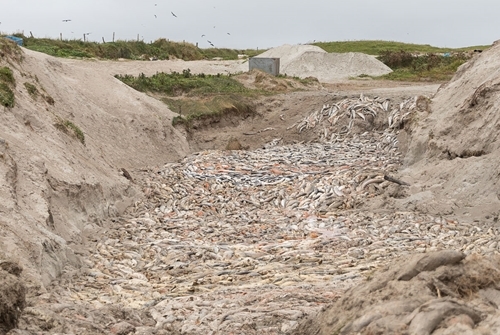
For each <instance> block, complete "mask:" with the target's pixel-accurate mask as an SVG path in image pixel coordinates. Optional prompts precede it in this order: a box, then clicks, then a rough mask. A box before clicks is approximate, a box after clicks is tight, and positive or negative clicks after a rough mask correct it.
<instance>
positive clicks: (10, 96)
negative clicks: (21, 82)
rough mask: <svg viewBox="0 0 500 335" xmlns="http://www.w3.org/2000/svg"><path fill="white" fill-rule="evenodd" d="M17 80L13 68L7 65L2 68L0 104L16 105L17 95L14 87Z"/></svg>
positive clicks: (0, 69)
mask: <svg viewBox="0 0 500 335" xmlns="http://www.w3.org/2000/svg"><path fill="white" fill-rule="evenodd" d="M15 85H16V81H15V80H14V74H13V73H12V70H11V69H10V68H8V67H6V66H4V67H2V68H0V105H2V106H4V107H9V108H12V107H14V102H15V97H14V92H13V91H12V88H13V87H15Z"/></svg>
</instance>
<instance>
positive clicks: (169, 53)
mask: <svg viewBox="0 0 500 335" xmlns="http://www.w3.org/2000/svg"><path fill="white" fill-rule="evenodd" d="M14 35H15V36H17V37H20V38H22V39H23V42H24V46H25V47H26V48H28V49H30V50H34V51H38V52H43V53H46V54H48V55H51V56H55V57H64V58H101V59H118V58H124V59H132V60H140V59H143V60H149V59H159V60H168V59H174V58H177V59H183V60H186V61H187V60H201V59H212V58H215V57H219V58H221V59H224V60H235V59H238V55H239V54H246V55H248V56H249V57H252V56H255V55H257V54H259V53H262V52H263V51H262V50H260V51H259V50H252V49H246V50H238V49H217V48H208V49H201V48H198V47H197V46H196V45H194V44H192V43H187V42H174V41H169V40H167V39H165V38H160V39H157V40H156V41H154V42H151V43H146V42H144V41H140V40H139V41H137V40H136V41H133V40H132V41H123V40H117V41H114V42H110V41H107V42H103V43H100V42H88V41H83V40H82V39H70V40H68V39H63V40H60V39H50V38H34V37H26V36H24V35H22V34H14Z"/></svg>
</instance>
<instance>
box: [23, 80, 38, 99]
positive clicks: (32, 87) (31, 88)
mask: <svg viewBox="0 0 500 335" xmlns="http://www.w3.org/2000/svg"><path fill="white" fill-rule="evenodd" d="M24 87H25V88H26V90H27V91H28V93H29V95H31V97H32V98H36V97H37V96H38V93H39V92H38V89H37V88H36V86H35V85H33V84H31V83H28V82H26V83H24Z"/></svg>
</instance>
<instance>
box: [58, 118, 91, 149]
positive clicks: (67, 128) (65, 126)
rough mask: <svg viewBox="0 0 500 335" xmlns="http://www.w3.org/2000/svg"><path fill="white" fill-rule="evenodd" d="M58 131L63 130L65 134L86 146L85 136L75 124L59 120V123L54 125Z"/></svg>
mask: <svg viewBox="0 0 500 335" xmlns="http://www.w3.org/2000/svg"><path fill="white" fill-rule="evenodd" d="M54 126H55V127H56V128H57V129H59V130H61V131H62V132H64V133H65V134H68V135H70V136H73V137H75V138H76V139H77V140H79V141H80V142H81V143H82V144H83V145H85V135H84V134H83V131H82V130H81V129H80V128H79V127H78V126H77V125H75V124H74V123H73V122H71V121H69V120H63V119H61V118H58V121H57V123H56V124H55V125H54Z"/></svg>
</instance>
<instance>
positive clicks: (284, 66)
mask: <svg viewBox="0 0 500 335" xmlns="http://www.w3.org/2000/svg"><path fill="white" fill-rule="evenodd" d="M258 57H271V58H280V73H281V74H286V75H289V76H296V77H299V78H306V77H311V76H312V77H316V78H318V80H319V81H320V82H324V83H334V82H337V81H339V80H341V79H347V78H349V77H357V76H361V75H368V76H381V75H384V74H387V73H390V72H392V70H391V69H390V68H389V67H388V66H386V65H385V64H384V63H382V62H380V61H379V60H377V59H376V58H375V57H374V56H370V55H366V54H363V53H359V52H349V53H327V52H326V51H324V50H323V49H321V48H319V47H316V46H312V45H288V44H287V45H283V46H280V47H277V48H273V49H270V50H268V51H266V52H264V53H263V54H261V55H259V56H258Z"/></svg>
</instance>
